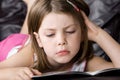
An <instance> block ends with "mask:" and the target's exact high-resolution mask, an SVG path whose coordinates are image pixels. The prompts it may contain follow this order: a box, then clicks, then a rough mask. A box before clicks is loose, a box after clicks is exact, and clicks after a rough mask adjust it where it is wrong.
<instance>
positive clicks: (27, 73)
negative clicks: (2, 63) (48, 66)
mask: <svg viewBox="0 0 120 80" xmlns="http://www.w3.org/2000/svg"><path fill="white" fill-rule="evenodd" d="M34 75H41V73H40V72H39V71H38V70H35V69H31V68H28V67H17V68H4V69H0V80H31V78H32V77H33V76H34Z"/></svg>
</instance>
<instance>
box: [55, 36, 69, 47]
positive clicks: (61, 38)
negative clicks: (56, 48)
mask: <svg viewBox="0 0 120 80" xmlns="http://www.w3.org/2000/svg"><path fill="white" fill-rule="evenodd" d="M57 42H58V45H66V44H67V41H66V37H65V35H59V36H58V40H57Z"/></svg>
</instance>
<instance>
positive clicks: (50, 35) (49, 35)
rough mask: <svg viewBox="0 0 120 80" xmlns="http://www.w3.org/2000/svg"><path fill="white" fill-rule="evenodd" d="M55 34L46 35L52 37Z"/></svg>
mask: <svg viewBox="0 0 120 80" xmlns="http://www.w3.org/2000/svg"><path fill="white" fill-rule="evenodd" d="M54 35H55V34H47V35H46V36H47V37H52V36H54Z"/></svg>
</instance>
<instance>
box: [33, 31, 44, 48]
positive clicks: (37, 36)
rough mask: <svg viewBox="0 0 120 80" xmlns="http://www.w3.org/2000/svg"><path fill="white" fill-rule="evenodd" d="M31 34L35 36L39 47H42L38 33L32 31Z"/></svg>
mask: <svg viewBox="0 0 120 80" xmlns="http://www.w3.org/2000/svg"><path fill="white" fill-rule="evenodd" d="M33 34H34V35H35V38H36V40H37V43H38V45H39V47H41V48H42V47H43V46H42V43H41V40H40V37H39V35H38V33H36V32H34V33H33Z"/></svg>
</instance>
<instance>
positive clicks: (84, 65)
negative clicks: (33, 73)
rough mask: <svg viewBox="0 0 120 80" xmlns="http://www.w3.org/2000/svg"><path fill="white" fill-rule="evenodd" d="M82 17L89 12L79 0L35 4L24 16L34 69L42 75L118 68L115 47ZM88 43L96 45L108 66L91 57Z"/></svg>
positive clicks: (41, 0) (43, 0)
mask: <svg viewBox="0 0 120 80" xmlns="http://www.w3.org/2000/svg"><path fill="white" fill-rule="evenodd" d="M84 13H85V14H84ZM86 15H87V16H88V15H89V8H88V6H87V4H86V3H85V2H84V1H83V0H36V1H35V3H34V5H33V6H32V8H31V10H30V13H29V16H28V31H29V34H30V35H31V40H32V46H33V49H34V51H35V53H36V55H37V63H36V64H35V68H36V69H38V70H39V71H40V72H41V73H45V72H49V71H64V70H69V71H95V70H100V69H106V68H113V67H120V62H118V61H119V58H118V56H120V54H119V52H120V46H119V44H118V43H117V42H115V41H114V40H113V39H112V38H111V37H110V36H109V35H108V33H106V32H105V31H103V30H102V29H101V28H99V27H98V26H96V25H95V24H93V23H92V22H91V21H90V20H89V19H88V18H87V16H86ZM88 39H89V40H91V41H94V42H96V43H98V44H99V45H100V46H101V48H102V49H103V50H104V51H105V52H106V53H107V54H108V56H109V57H110V58H111V60H112V62H107V61H105V60H104V59H102V58H100V57H96V56H94V55H93V51H92V46H91V42H90V41H89V40H88ZM113 48H114V49H113Z"/></svg>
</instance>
